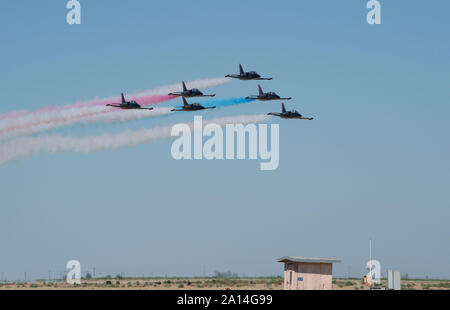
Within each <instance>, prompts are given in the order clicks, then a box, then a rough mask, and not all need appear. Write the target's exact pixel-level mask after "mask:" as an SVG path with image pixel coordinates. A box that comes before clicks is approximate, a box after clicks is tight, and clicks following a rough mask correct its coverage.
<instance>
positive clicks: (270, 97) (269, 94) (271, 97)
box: [245, 84, 292, 101]
mask: <svg viewBox="0 0 450 310" xmlns="http://www.w3.org/2000/svg"><path fill="white" fill-rule="evenodd" d="M258 91H259V94H258V95H256V96H248V97H245V99H255V100H263V101H269V100H291V99H292V97H288V98H280V96H278V95H277V94H276V93H274V92H267V93H265V92H263V90H262V88H261V85H259V84H258Z"/></svg>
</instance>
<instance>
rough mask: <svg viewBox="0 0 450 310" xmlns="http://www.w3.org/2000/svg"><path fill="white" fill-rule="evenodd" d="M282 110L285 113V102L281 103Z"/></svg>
mask: <svg viewBox="0 0 450 310" xmlns="http://www.w3.org/2000/svg"><path fill="white" fill-rule="evenodd" d="M281 112H283V113H285V112H286V108H285V107H284V102H283V103H281Z"/></svg>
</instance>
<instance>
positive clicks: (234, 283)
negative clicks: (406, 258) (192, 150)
mask: <svg viewBox="0 0 450 310" xmlns="http://www.w3.org/2000/svg"><path fill="white" fill-rule="evenodd" d="M401 285H402V289H404V290H449V289H450V280H423V279H407V280H406V279H403V280H402V282H401ZM380 286H381V287H385V286H386V280H382V283H381V284H380ZM33 289H40V290H71V289H81V290H83V289H87V290H92V289H102V290H105V289H106V290H112V289H115V290H129V289H133V290H135V289H137V290H205V289H206V290H227V289H229V290H280V289H283V278H281V277H267V278H216V277H204V278H123V279H120V278H95V279H82V281H81V284H79V285H77V284H74V285H71V284H68V283H66V282H65V281H63V280H56V281H45V280H40V281H33V282H26V283H24V282H9V283H2V284H0V290H33ZM333 290H368V288H367V287H366V286H364V284H363V282H362V280H361V279H356V278H350V279H336V278H335V279H333Z"/></svg>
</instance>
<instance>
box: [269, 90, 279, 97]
mask: <svg viewBox="0 0 450 310" xmlns="http://www.w3.org/2000/svg"><path fill="white" fill-rule="evenodd" d="M267 94H268V95H270V96H276V95H277V94H275V93H274V92H273V91H271V92H268V93H267Z"/></svg>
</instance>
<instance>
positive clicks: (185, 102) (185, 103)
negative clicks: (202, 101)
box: [181, 97, 188, 106]
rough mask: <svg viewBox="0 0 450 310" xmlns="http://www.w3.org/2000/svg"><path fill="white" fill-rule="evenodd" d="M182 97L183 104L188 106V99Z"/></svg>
mask: <svg viewBox="0 0 450 310" xmlns="http://www.w3.org/2000/svg"><path fill="white" fill-rule="evenodd" d="M181 98H182V99H183V105H184V106H187V105H188V103H187V101H186V98H184V97H181Z"/></svg>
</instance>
